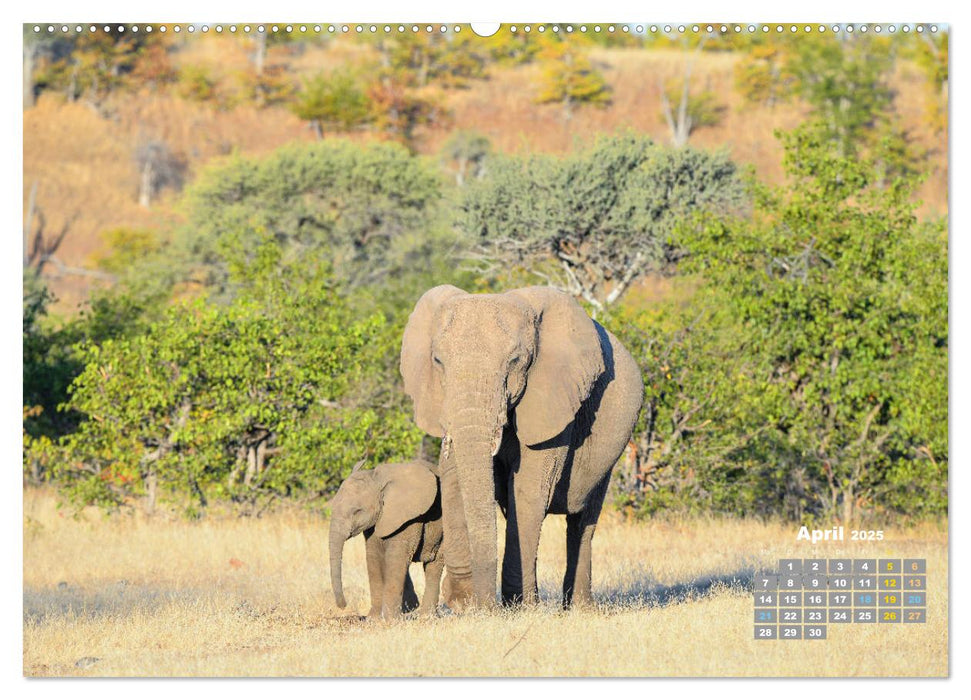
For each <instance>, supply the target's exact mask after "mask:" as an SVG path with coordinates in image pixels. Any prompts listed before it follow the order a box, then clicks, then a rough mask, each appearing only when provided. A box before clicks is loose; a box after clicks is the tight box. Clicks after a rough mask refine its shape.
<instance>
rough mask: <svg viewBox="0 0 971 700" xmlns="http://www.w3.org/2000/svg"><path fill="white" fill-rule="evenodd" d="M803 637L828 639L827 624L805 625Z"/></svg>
mask: <svg viewBox="0 0 971 700" xmlns="http://www.w3.org/2000/svg"><path fill="white" fill-rule="evenodd" d="M802 638H803V639H826V625H803V628H802Z"/></svg>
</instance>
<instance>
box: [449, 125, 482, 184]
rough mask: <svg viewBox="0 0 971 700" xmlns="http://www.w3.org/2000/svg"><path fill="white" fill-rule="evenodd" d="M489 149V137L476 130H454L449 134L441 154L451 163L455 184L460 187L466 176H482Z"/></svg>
mask: <svg viewBox="0 0 971 700" xmlns="http://www.w3.org/2000/svg"><path fill="white" fill-rule="evenodd" d="M490 150H491V144H490V143H489V139H488V138H486V137H485V136H483V135H482V134H480V133H479V132H478V131H465V130H463V131H456V132H454V133H453V134H452V135H451V136H449V137H448V140H447V141H446V142H445V145H444V146H442V156H443V159H444V160H445V161H446V162H448V163H450V164H451V169H452V171H453V172H454V173H455V184H457V185H458V186H459V187H461V186H462V185H464V184H465V181H466V178H468V177H472V178H480V177H482V176H483V175H484V174H485V161H486V159H487V158H488V157H489V152H490Z"/></svg>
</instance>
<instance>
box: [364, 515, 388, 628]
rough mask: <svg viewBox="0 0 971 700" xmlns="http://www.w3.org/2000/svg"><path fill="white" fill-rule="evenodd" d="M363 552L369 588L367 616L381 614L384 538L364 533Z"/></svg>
mask: <svg viewBox="0 0 971 700" xmlns="http://www.w3.org/2000/svg"><path fill="white" fill-rule="evenodd" d="M364 549H365V552H366V553H367V578H368V588H370V590H371V609H370V611H368V614H367V615H368V617H377V616H379V615H380V614H381V605H382V600H383V597H384V540H382V539H381V538H380V537H375V536H373V532H372V534H371V535H367V534H366V535H365V545H364Z"/></svg>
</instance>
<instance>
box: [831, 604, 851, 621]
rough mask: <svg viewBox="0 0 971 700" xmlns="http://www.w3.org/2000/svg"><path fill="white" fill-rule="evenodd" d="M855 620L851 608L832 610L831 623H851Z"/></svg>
mask: <svg viewBox="0 0 971 700" xmlns="http://www.w3.org/2000/svg"><path fill="white" fill-rule="evenodd" d="M852 619H853V611H852V610H850V609H849V608H830V609H829V621H830V622H833V623H836V624H840V623H843V622H850V621H851V620H852Z"/></svg>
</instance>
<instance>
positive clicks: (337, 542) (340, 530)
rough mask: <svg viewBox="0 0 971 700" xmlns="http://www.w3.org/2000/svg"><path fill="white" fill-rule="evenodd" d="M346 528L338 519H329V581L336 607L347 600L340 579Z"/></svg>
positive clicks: (339, 606)
mask: <svg viewBox="0 0 971 700" xmlns="http://www.w3.org/2000/svg"><path fill="white" fill-rule="evenodd" d="M346 529H347V528H345V527H343V526H342V525H341V524H340V523H339V522H338V521H336V520H331V521H330V583H331V587H332V588H333V589H334V601H335V602H336V603H337V607H338V608H344V607H346V606H347V600H345V599H344V585H343V582H342V580H341V566H342V564H343V559H344V543H345V542H346V541H347V532H346Z"/></svg>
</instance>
